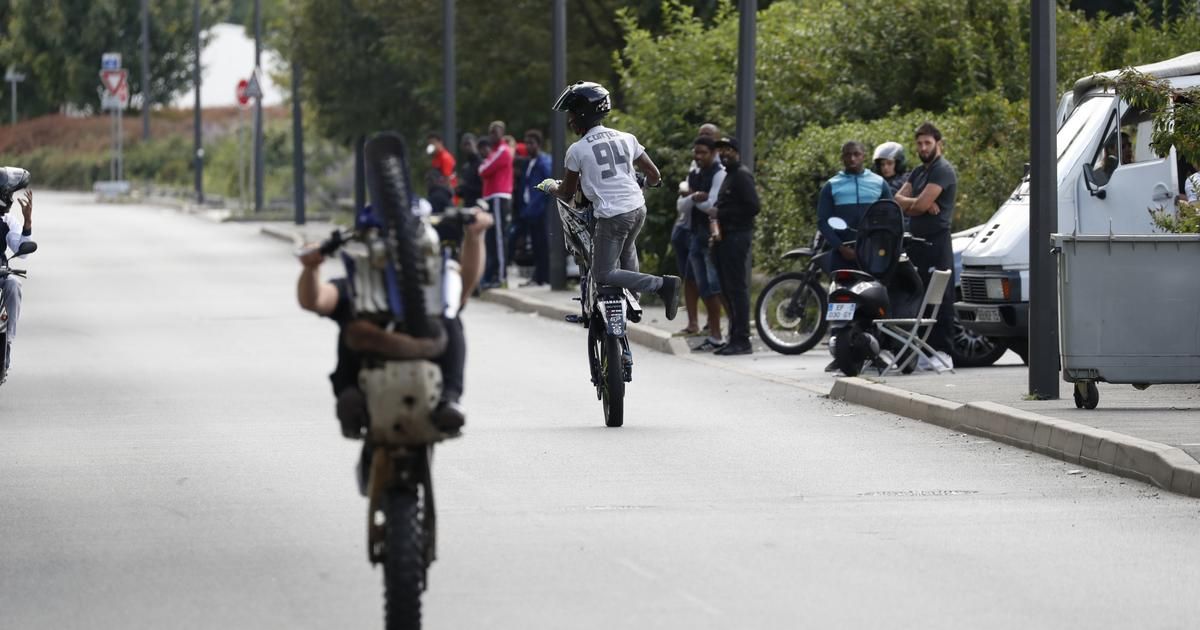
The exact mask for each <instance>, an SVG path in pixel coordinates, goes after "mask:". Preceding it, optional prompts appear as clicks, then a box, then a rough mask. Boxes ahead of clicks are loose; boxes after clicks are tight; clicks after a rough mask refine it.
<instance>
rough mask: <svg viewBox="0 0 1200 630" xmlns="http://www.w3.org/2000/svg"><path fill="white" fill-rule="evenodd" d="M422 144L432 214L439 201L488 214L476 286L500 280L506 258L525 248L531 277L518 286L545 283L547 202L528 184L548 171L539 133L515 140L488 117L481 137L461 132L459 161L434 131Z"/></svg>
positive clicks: (493, 284) (497, 283)
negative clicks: (480, 207) (485, 210)
mask: <svg viewBox="0 0 1200 630" xmlns="http://www.w3.org/2000/svg"><path fill="white" fill-rule="evenodd" d="M426 142H427V144H426V152H427V153H428V154H429V157H430V164H429V166H430V170H429V172H428V174H427V176H426V178H425V185H426V189H427V191H428V192H427V195H428V198H429V199H430V203H431V204H433V206H434V212H438V211H439V210H440V208H439V205H448V204H450V203H454V202H456V201H457V202H458V203H459V204H460V205H462V206H464V207H471V206H474V205H476V204H477V203H479V202H483V204H484V205H486V207H487V208H488V211H489V213H490V214H491V216H492V222H493V226H492V227H491V228H489V230H488V234H487V236H486V244H487V264H486V267H485V269H484V275H483V279H482V281H481V282H480V285H479V286H480V288H481V289H491V288H495V287H498V286H501V285H502V284H503V283H505V282H506V281H507V269H508V265H509V264H510V262H512V261H514V260H519V259H521V258H523V257H524V255H525V253H526V252H531V258H532V260H531V261H529V262H531V263H532V265H531V266H532V267H533V275H532V277H531V278H530V279H529V280H528V281H526V282H525V283H523V285H522V286H530V285H534V286H537V285H544V284H547V283H549V282H550V251H549V243H548V237H547V235H548V232H547V227H546V210H547V207H548V205H549V204H548V202H547V199H546V196H545V195H544V194H543V193H541V192H540V191H538V190H536V189H535V188H534V186H536V185H537V184H538V183H539V182H541V181H542V180H544V179H546V178H548V177H550V173H551V171H552V170H553V166H552V163H551V157H550V155H549V154H548V153H546V152H545V151H543V150H542V147H543V146H544V144H545V138H544V137H543V136H542V132H541V131H539V130H537V129H529V130H527V131H526V132H525V135H524V137H523V140H521V141H518V140H517V139H516V138H515V137H513V136H511V135H509V134H508V132H507V125H505V123H504V122H503V121H500V120H497V121H494V122H492V123H491V124H490V125H488V133H487V135H486V136H484V137H482V138H479V137H476V136H475V134H472V133H465V134H463V135H462V140H461V142H460V143H459V151H460V157H461V160H456V159H455V157H454V155H453V154H452V153H450V151H449V150H448V149H447V148H446V146H445V143H444V141H443V139H442V136H441V135H440V134H438V133H433V132H431V133H429V134H428V135H427V137H426ZM434 199H437V200H438V201H437V202H435V201H434Z"/></svg>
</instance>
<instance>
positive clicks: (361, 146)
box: [354, 136, 367, 216]
mask: <svg viewBox="0 0 1200 630" xmlns="http://www.w3.org/2000/svg"><path fill="white" fill-rule="evenodd" d="M366 146H367V137H366V136H359V137H358V138H357V139H356V140H355V141H354V215H355V216H358V211H359V210H361V209H362V208H363V207H364V206H366V205H367V170H366V169H367V166H366V160H365V155H364V153H363V151H364V150H365V148H366Z"/></svg>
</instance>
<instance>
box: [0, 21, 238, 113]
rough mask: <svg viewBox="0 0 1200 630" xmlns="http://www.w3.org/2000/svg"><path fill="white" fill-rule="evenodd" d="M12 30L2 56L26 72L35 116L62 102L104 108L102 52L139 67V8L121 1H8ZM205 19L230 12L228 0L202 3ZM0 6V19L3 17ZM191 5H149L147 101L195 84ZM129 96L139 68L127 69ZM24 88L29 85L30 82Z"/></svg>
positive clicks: (135, 89)
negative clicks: (99, 94) (100, 94)
mask: <svg viewBox="0 0 1200 630" xmlns="http://www.w3.org/2000/svg"><path fill="white" fill-rule="evenodd" d="M7 4H8V8H7V13H8V15H7V19H6V20H5V24H6V25H7V29H8V35H7V37H6V38H5V40H6V43H5V46H4V48H3V49H0V53H3V54H4V55H5V56H6V57H7V60H8V62H9V63H13V64H16V65H17V66H18V67H20V68H22V69H23V70H25V71H26V72H27V74H28V80H27V82H26V83H25V85H24V86H23V87H22V89H23V90H26V93H29V94H30V98H29V99H25V98H24V97H23V99H22V100H23V102H24V103H25V104H26V106H27V107H26V108H23V109H24V110H25V112H26V113H28V114H30V115H39V114H44V113H48V112H52V111H56V110H57V109H58V108H59V107H60V106H61V105H66V104H71V105H76V106H79V107H86V106H89V105H90V106H93V107H94V106H97V105H99V102H98V97H97V92H96V90H97V88H98V86H99V83H100V81H99V77H98V76H97V73H98V72H99V69H100V56H101V55H102V54H103V53H105V52H119V53H121V54H122V56H123V58H124V61H125V66H126V67H128V68H137V65H138V64H137V60H139V59H140V57H141V39H140V38H141V28H142V25H141V7H140V3H138V2H129V1H124V0H9V2H8V3H7ZM202 6H203V10H202V23H203V24H204V26H205V27H207V26H209V25H211V24H212V23H213V22H214V21H215V19H216V17H218V16H220V15H223V14H224V13H225V12H226V11H227V7H226V5H225V0H205V1H204V2H203V3H202ZM4 13H5V11H4V10H0V17H4ZM194 55H195V50H194V46H193V45H192V2H191V1H190V0H155V1H154V2H151V3H150V74H151V83H150V85H149V86H148V87H149V90H148V92H149V101H150V102H151V103H166V102H169V101H170V99H171V97H172V96H173V95H174V94H176V93H177V92H179V91H180V90H182V89H185V88H187V87H188V86H189V85H190V83H191V72H192V60H193V59H194V58H195V57H194ZM129 83H130V93H131V94H138V93H141V92H142V91H143V86H142V77H141V72H138V71H136V70H135V71H131V72H130V73H129ZM25 86H27V87H25Z"/></svg>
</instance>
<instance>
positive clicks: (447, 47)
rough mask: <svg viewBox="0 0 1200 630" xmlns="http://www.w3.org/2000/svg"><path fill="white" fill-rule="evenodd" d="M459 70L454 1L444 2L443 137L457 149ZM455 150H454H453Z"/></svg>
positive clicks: (449, 144)
mask: <svg viewBox="0 0 1200 630" xmlns="http://www.w3.org/2000/svg"><path fill="white" fill-rule="evenodd" d="M457 71H458V68H457V67H456V66H455V60H454V0H443V2H442V136H443V138H444V140H445V143H446V145H448V146H450V147H457V146H458V142H457V141H456V140H455V139H454V135H455V133H457V130H456V129H455V128H454V127H455V118H454V116H455V110H456V109H457V107H456V104H455V102H454V97H455V93H454V90H455V89H457V88H456V84H457V83H458V77H457V74H458V72H457ZM452 150H454V149H452Z"/></svg>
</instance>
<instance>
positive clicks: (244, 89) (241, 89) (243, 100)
mask: <svg viewBox="0 0 1200 630" xmlns="http://www.w3.org/2000/svg"><path fill="white" fill-rule="evenodd" d="M249 89H250V82H249V81H247V80H245V79H242V80H241V81H238V84H237V101H238V105H241V106H243V107H244V106H246V105H249V104H250V94H248V91H249Z"/></svg>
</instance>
